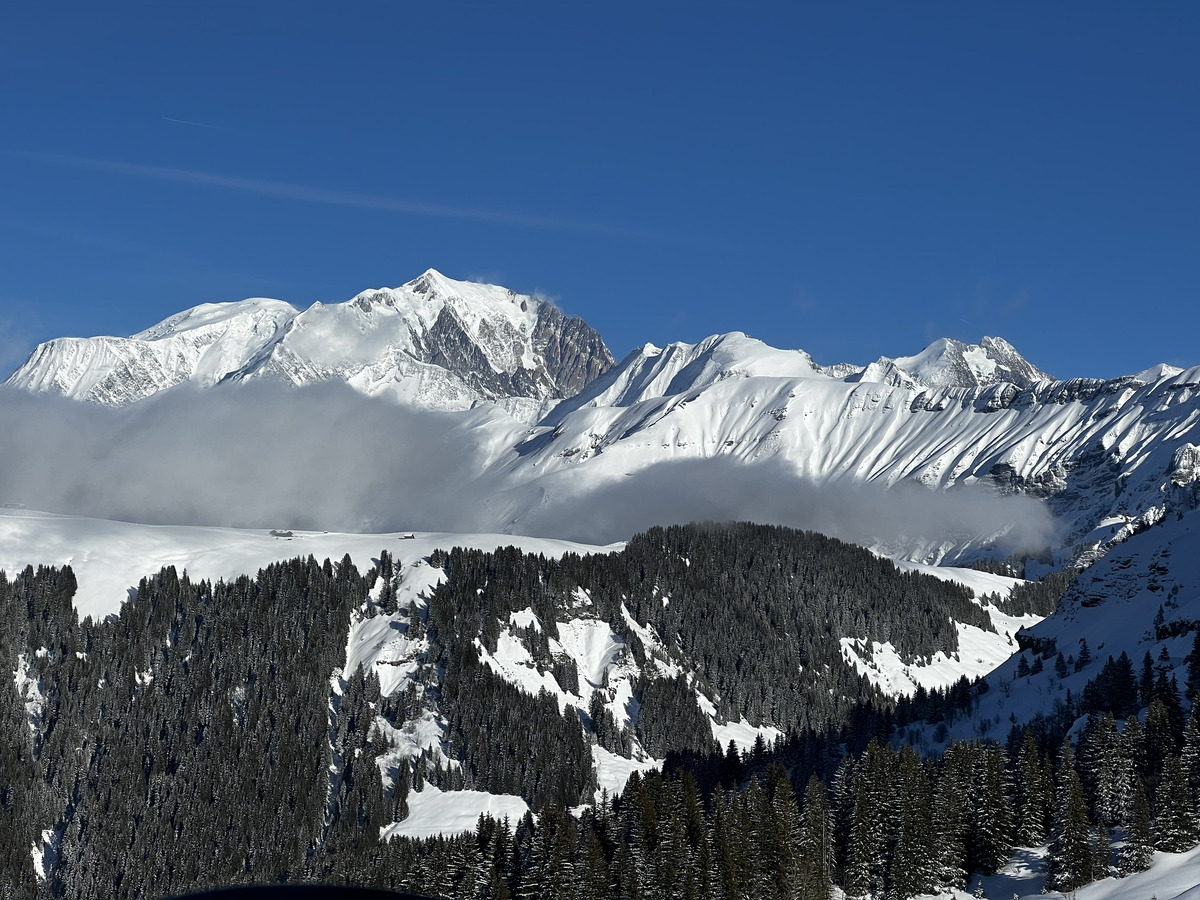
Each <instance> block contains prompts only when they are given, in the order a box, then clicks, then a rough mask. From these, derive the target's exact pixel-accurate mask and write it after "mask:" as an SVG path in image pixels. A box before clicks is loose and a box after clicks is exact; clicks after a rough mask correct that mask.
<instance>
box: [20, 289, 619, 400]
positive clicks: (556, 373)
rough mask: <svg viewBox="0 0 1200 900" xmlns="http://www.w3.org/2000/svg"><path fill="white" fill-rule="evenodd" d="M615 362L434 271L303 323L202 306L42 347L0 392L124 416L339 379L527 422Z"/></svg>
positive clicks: (527, 302)
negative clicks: (193, 398)
mask: <svg viewBox="0 0 1200 900" xmlns="http://www.w3.org/2000/svg"><path fill="white" fill-rule="evenodd" d="M613 362H614V361H613V358H612V355H611V354H610V353H609V352H608V348H607V347H605V345H604V342H603V340H602V339H601V338H600V336H599V334H597V333H596V332H595V331H594V330H593V329H591V328H590V327H589V326H588V325H587V324H586V323H585V322H583V321H582V320H581V319H577V318H570V317H567V316H565V315H563V313H562V312H560V311H559V310H558V309H557V308H555V307H554V306H553V305H551V304H549V303H545V302H543V301H541V300H538V299H536V298H534V297H531V296H525V295H521V294H517V293H516V292H514V291H511V290H508V289H507V288H503V287H498V286H496V285H488V284H474V283H472V282H466V281H455V280H454V279H451V278H447V277H446V276H445V275H442V274H441V273H440V272H438V271H436V270H434V269H429V270H427V271H426V272H424V273H423V274H422V275H420V276H419V277H418V278H416V279H414V280H413V281H410V282H408V283H407V284H404V285H401V286H400V287H397V288H378V289H375V290H370V291H364V292H363V293H361V294H358V295H357V296H355V297H353V298H351V299H350V300H349V301H347V302H345V303H333V304H324V303H314V304H313V305H312V306H310V307H309V308H308V309H306V310H304V311H303V312H300V311H298V310H297V309H296V308H295V307H293V306H292V305H291V304H288V303H285V302H283V301H280V300H266V299H252V300H243V301H240V302H238V303H206V304H202V305H200V306H197V307H194V308H192V309H188V310H185V311H183V312H181V313H178V314H176V315H174V316H171V317H170V318H168V319H165V320H164V321H162V322H160V323H158V324H157V325H155V326H153V327H152V328H148V329H146V330H145V331H142V332H139V333H138V334H135V335H133V336H132V337H129V338H113V337H100V338H81V339H60V340H56V341H50V342H48V343H46V344H43V345H41V346H40V347H38V348H37V350H35V351H34V353H33V354H32V355H31V356H30V358H29V360H28V361H27V362H26V363H25V365H24V366H22V367H21V368H20V369H19V370H18V371H17V372H16V373H14V374H13V375H12V376H11V377H10V378H9V379H8V381H7V382H6V384H7V385H8V386H10V387H15V388H19V389H22V390H27V391H30V392H33V393H51V394H59V395H62V396H67V397H71V398H73V399H78V400H86V401H89V402H94V403H100V404H104V405H109V406H123V405H126V404H128V403H132V402H135V401H137V400H140V399H143V398H145V397H148V396H150V395H152V394H155V393H157V392H159V391H162V390H166V389H168V388H172V387H174V386H176V385H178V384H181V383H184V382H190V383H192V384H195V385H198V386H200V387H210V386H212V385H214V384H217V383H218V382H221V381H226V380H228V381H245V380H248V379H254V378H272V379H278V380H282V381H284V382H286V383H290V384H293V385H297V386H299V385H303V384H309V383H312V382H316V381H328V380H338V381H343V382H345V383H347V384H349V385H351V386H352V387H354V388H356V389H358V390H360V391H362V392H363V393H366V394H369V395H378V394H384V395H388V396H391V397H392V398H393V399H396V400H400V401H402V402H407V403H411V404H413V405H417V406H424V407H432V408H436V409H468V408H470V407H471V406H474V405H475V404H477V403H480V402H484V401H491V402H495V403H498V404H500V405H501V406H503V407H504V408H505V409H506V410H507V411H509V412H510V413H513V414H514V415H517V416H518V417H520V418H527V419H530V420H532V419H535V418H536V417H537V416H538V415H540V414H541V413H542V412H543V411H544V408H545V407H547V406H548V405H550V404H552V403H553V402H555V401H557V400H559V399H561V398H563V397H568V396H571V395H572V394H574V393H576V392H578V391H579V390H580V389H581V388H583V386H584V385H585V384H586V383H587V382H589V381H591V380H593V379H594V378H596V377H597V376H598V375H600V374H601V373H602V372H604V371H606V370H607V369H609V368H610V367H611V366H612V365H613Z"/></svg>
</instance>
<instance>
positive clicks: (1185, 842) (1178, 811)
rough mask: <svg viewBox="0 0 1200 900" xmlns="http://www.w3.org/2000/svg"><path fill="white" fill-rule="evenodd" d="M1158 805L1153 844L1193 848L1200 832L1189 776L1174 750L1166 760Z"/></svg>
mask: <svg viewBox="0 0 1200 900" xmlns="http://www.w3.org/2000/svg"><path fill="white" fill-rule="evenodd" d="M1156 806H1157V815H1155V817H1154V846H1156V847H1157V848H1158V849H1159V850H1166V851H1168V852H1170V853H1179V852H1182V851H1184V850H1187V849H1190V848H1191V846H1192V845H1193V844H1195V843H1196V839H1197V837H1200V835H1198V833H1197V832H1198V829H1197V822H1196V813H1195V807H1194V806H1193V804H1192V798H1191V791H1190V789H1189V787H1188V782H1187V776H1186V775H1185V774H1184V772H1183V765H1182V763H1181V762H1180V759H1179V757H1178V756H1175V755H1174V754H1172V755H1171V756H1168V757H1167V759H1166V761H1165V765H1164V767H1163V777H1162V780H1161V782H1160V783H1159V786H1158V795H1157V803H1156Z"/></svg>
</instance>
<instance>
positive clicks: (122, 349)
mask: <svg viewBox="0 0 1200 900" xmlns="http://www.w3.org/2000/svg"><path fill="white" fill-rule="evenodd" d="M296 314H297V311H296V308H295V307H293V306H292V305H291V304H288V303H284V302H282V301H280V300H264V299H255V300H242V301H240V302H237V303H205V304H203V305H201V306H197V307H194V308H192V309H189V310H185V311H184V312H181V313H177V314H176V315H174V316H171V317H170V318H168V319H164V320H163V321H162V322H159V323H158V324H157V325H155V326H153V327H152V328H148V329H146V330H145V331H142V332H139V333H138V334H135V335H133V336H132V337H128V338H122V337H97V338H58V339H57V340H53V341H48V342H47V343H45V344H42V345H40V346H39V347H38V348H37V349H36V350H34V352H33V354H32V355H31V356H30V357H29V360H28V361H27V362H26V363H25V365H23V366H22V367H21V368H20V369H18V370H17V371H16V372H14V373H13V375H12V376H11V377H10V378H9V379H8V381H6V382H5V385H6V386H8V387H15V388H19V389H21V390H26V391H30V392H31V393H40V394H58V395H62V396H66V397H71V398H74V399H77V400H87V401H89V402H92V403H100V404H104V405H108V406H123V405H125V404H127V403H132V402H134V401H136V400H141V399H143V398H145V397H149V396H150V395H152V394H155V393H158V392H159V391H162V390H166V389H168V388H172V387H175V386H176V385H178V384H182V383H183V382H188V381H190V382H192V383H194V384H197V385H199V386H201V387H211V386H212V385H214V384H216V383H218V382H219V381H221V380H223V379H224V378H226V377H228V376H230V375H231V374H234V373H236V372H237V371H238V370H239V369H241V368H242V367H243V366H245V365H246V363H247V361H250V360H254V359H257V358H259V357H260V356H261V355H262V354H263V353H264V352H269V348H270V347H271V346H272V345H273V344H274V343H275V342H276V341H277V340H278V339H279V337H280V336H281V335H282V334H283V332H284V331H285V330H286V328H287V326H288V325H289V323H290V322H291V321H292V319H293V318H294V317H295V316H296Z"/></svg>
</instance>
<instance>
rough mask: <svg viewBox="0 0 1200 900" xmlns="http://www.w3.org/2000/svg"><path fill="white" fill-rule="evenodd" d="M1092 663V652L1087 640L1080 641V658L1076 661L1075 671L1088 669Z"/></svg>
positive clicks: (1081, 639)
mask: <svg viewBox="0 0 1200 900" xmlns="http://www.w3.org/2000/svg"><path fill="white" fill-rule="evenodd" d="M1091 663H1092V651H1091V650H1090V649H1088V642H1087V638H1080V639H1079V658H1078V659H1077V660H1076V661H1075V671H1076V672H1078V671H1079V670H1080V669H1086V668H1087V667H1088V666H1089V665H1091Z"/></svg>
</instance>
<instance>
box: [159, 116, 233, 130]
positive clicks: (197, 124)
mask: <svg viewBox="0 0 1200 900" xmlns="http://www.w3.org/2000/svg"><path fill="white" fill-rule="evenodd" d="M159 118H161V119H162V120H163V121H164V122H174V123H175V124H176V125H192V126H193V127H195V128H220V127H221V126H220V125H209V124H208V123H207V122H193V121H191V120H190V119H176V118H175V117H174V116H160V117H159Z"/></svg>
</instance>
